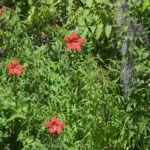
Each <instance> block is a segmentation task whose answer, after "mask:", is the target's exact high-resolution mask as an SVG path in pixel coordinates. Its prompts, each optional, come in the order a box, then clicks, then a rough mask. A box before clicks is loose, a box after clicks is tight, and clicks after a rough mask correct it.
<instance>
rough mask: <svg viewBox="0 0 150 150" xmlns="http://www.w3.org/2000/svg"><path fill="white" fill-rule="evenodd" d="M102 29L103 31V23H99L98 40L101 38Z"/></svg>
mask: <svg viewBox="0 0 150 150" xmlns="http://www.w3.org/2000/svg"><path fill="white" fill-rule="evenodd" d="M102 31H103V24H99V25H98V26H97V29H96V39H97V40H98V39H99V38H100V36H101V33H102Z"/></svg>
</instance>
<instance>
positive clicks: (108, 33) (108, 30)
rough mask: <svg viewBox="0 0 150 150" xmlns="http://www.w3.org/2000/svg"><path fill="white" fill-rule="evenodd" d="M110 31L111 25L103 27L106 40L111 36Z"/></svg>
mask: <svg viewBox="0 0 150 150" xmlns="http://www.w3.org/2000/svg"><path fill="white" fill-rule="evenodd" d="M111 30H112V26H111V25H107V26H106V27H105V33H106V36H107V38H109V36H110V34H111Z"/></svg>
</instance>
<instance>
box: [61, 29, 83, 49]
mask: <svg viewBox="0 0 150 150" xmlns="http://www.w3.org/2000/svg"><path fill="white" fill-rule="evenodd" d="M77 38H78V36H77V34H76V33H74V32H73V33H72V34H71V38H69V37H65V38H64V40H65V42H67V43H69V44H68V45H67V48H68V49H75V50H77V51H78V50H80V49H81V47H80V45H82V44H83V43H84V39H77Z"/></svg>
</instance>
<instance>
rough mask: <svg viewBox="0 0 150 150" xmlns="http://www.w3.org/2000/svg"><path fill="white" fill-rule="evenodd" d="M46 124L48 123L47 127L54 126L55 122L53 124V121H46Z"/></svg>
mask: <svg viewBox="0 0 150 150" xmlns="http://www.w3.org/2000/svg"><path fill="white" fill-rule="evenodd" d="M45 125H46V126H47V127H52V126H53V124H52V123H51V122H45Z"/></svg>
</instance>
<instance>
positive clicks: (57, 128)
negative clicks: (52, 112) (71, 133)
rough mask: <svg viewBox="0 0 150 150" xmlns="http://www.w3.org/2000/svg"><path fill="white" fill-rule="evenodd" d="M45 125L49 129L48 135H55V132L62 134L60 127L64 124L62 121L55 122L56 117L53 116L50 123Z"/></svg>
mask: <svg viewBox="0 0 150 150" xmlns="http://www.w3.org/2000/svg"><path fill="white" fill-rule="evenodd" d="M45 125H46V126H47V127H51V128H50V130H49V132H50V133H55V131H57V132H60V133H61V132H62V128H61V127H62V126H64V122H62V121H59V122H57V117H56V116H54V117H53V118H52V122H46V123H45Z"/></svg>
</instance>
